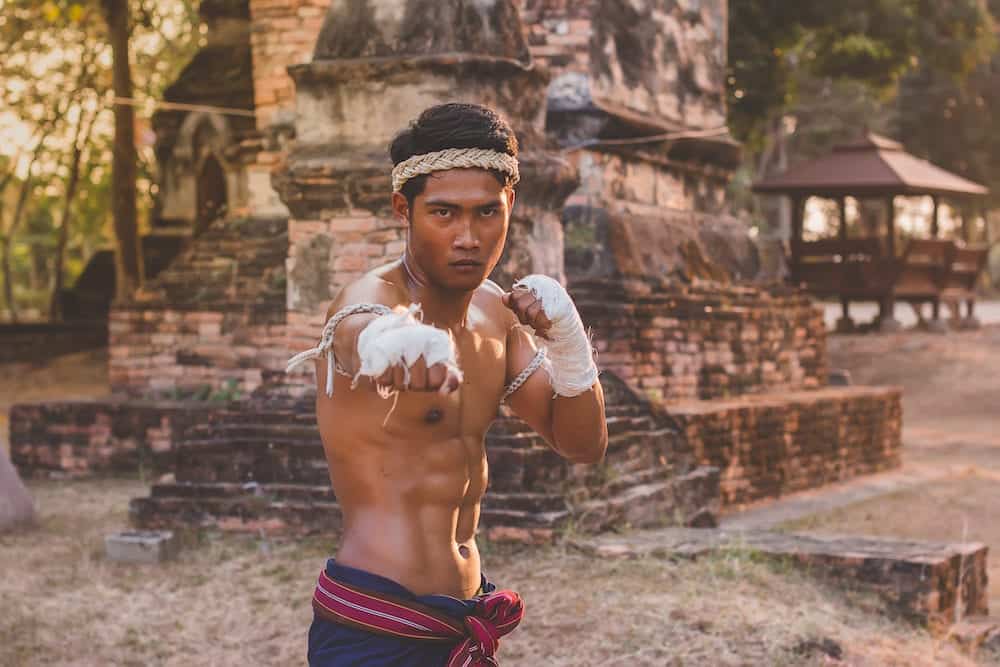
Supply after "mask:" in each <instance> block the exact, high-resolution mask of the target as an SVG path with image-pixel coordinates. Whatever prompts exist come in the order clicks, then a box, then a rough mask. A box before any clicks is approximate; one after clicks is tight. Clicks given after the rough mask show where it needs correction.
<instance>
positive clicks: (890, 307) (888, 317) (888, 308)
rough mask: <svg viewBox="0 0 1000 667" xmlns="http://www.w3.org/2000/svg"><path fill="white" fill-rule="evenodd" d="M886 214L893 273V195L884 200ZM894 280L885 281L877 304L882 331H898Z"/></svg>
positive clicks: (894, 217) (894, 213)
mask: <svg viewBox="0 0 1000 667" xmlns="http://www.w3.org/2000/svg"><path fill="white" fill-rule="evenodd" d="M886 212H887V213H888V222H887V224H886V231H887V233H888V238H887V239H886V245H887V248H886V249H887V251H888V255H889V256H888V258H887V260H888V265H889V267H890V271H892V272H893V273H895V271H896V270H897V267H896V261H897V260H896V197H895V196H894V195H889V196H888V197H887V198H886ZM894 282H895V279H894V278H893V279H890V280H888V281H887V286H886V291H885V294H884V296H883V297H882V302H881V303H880V304H879V314H878V319H879V328H880V329H881V330H882V331H898V330H899V329H900V328H901V325H900V323H899V321H898V320H896V318H895V312H896V296H895V294H894V293H893V283H894Z"/></svg>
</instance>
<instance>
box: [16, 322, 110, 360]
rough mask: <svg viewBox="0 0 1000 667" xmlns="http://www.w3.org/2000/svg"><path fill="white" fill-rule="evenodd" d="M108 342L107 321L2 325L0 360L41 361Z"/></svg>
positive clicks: (102, 345) (104, 344) (100, 345)
mask: <svg viewBox="0 0 1000 667" xmlns="http://www.w3.org/2000/svg"><path fill="white" fill-rule="evenodd" d="M107 344H108V324H107V322H100V321H97V322H86V321H84V322H73V323H72V324H54V323H44V324H4V325H0V363H3V364H9V363H41V362H45V361H48V360H49V359H51V358H52V357H56V356H59V355H63V354H72V353H74V352H82V351H83V350H92V349H94V348H99V347H104V346H106V345H107Z"/></svg>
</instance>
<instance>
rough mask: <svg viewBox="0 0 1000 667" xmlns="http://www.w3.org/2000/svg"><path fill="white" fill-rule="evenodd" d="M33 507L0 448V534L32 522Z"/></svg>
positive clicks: (25, 490) (14, 470) (33, 515)
mask: <svg viewBox="0 0 1000 667" xmlns="http://www.w3.org/2000/svg"><path fill="white" fill-rule="evenodd" d="M34 517H35V505H34V503H33V502H32V500H31V496H30V495H28V490H27V489H26V488H25V487H24V484H23V483H22V482H21V478H20V477H18V474H17V470H16V469H15V468H14V466H13V464H11V462H10V459H8V458H7V454H6V453H5V452H4V451H3V449H2V448H0V533H2V532H4V531H5V530H8V529H10V528H12V527H14V526H16V525H19V524H24V523H28V522H30V521H32V520H33V519H34Z"/></svg>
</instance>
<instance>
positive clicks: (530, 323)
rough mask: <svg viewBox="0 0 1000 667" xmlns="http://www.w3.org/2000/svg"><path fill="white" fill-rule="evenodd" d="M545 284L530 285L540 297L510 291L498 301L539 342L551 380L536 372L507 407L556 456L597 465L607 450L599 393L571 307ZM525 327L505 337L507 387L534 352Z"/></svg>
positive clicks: (553, 284) (513, 328) (554, 285)
mask: <svg viewBox="0 0 1000 667" xmlns="http://www.w3.org/2000/svg"><path fill="white" fill-rule="evenodd" d="M533 278H535V277H529V278H528V279H526V280H525V282H531V281H532V279H533ZM548 281H551V282H550V283H548V284H546V283H545V282H543V283H541V284H539V283H537V282H536V283H535V285H536V286H538V287H540V288H541V290H540V291H541V292H542V294H539V293H538V291H536V290H534V289H528V288H526V287H521V286H515V288H514V290H513V291H512V292H509V293H507V294H505V295H504V297H503V303H504V305H505V306H507V307H508V308H509V309H510V310H511V311H513V313H514V315H515V316H516V318H517V320H518V321H519V322H520V324H523V325H525V327H529V328H530V329H532V330H533V331H534V333H535V335H536V336H538V337H539V338H540V339H541V340H540V342H542V343H543V344H544V345H545V346H546V348H547V349H548V352H549V362H550V363H551V364H552V366H553V368H552V371H553V377H552V378H550V376H549V374H548V373H546V371H545V370H542V369H539V370H537V371H535V372H534V373H533V374H532V375H531V377H529V378H528V380H527V381H526V382H525V383H524V384H523V385H522V386H521V387H520V388H519V389H518V390H517V391H515V392H514V393H513V394H512V395H511V396H510V398H509V399H508V401H507V402H508V405H509V406H510V407H511V409H512V410H513V411H514V412H515V413H516V414H517V415H518V416H519V417H520V418H521V419H523V420H524V421H525V422H527V423H528V425H529V426H531V427H532V428H533V429H535V431H537V432H538V433H539V435H541V436H542V437H543V438H545V440H546V441H547V442H548V443H549V444H550V445H551V446H552V448H553V449H555V450H556V451H557V452H558V453H559V454H560V455H562V456H564V457H566V458H567V459H569V460H570V461H573V462H574V463H597V462H599V461H600V460H601V459H602V458H603V457H604V452H605V450H606V449H607V445H608V427H607V422H606V421H605V417H604V392H603V390H602V389H601V383H600V382H599V381H598V380H597V377H596V367H594V366H593V358H592V352H591V348H590V341H589V338H587V335H586V333H585V332H584V331H583V326H582V324H581V323H580V320H579V315H578V314H577V313H576V307H575V306H573V303H572V301H571V300H570V299H569V296H568V295H567V294H565V290H563V289H562V287H561V286H560V285H559V284H558V283H556V282H555V281H552V280H551V279H546V282H548ZM519 284H520V283H519ZM560 291H561V293H560ZM546 300H547V301H549V302H550V303H549V308H548V309H546V308H545V304H544V302H545V301H546ZM570 309H571V310H570ZM525 327H522V326H518V325H517V324H516V323H514V324H512V326H511V328H510V330H509V331H508V333H507V378H508V382H509V381H511V380H512V379H513V378H515V377H517V375H518V374H519V373H520V372H521V371H523V370H524V369H525V368H526V367H527V366H528V364H530V363H531V361H532V359H534V357H535V354H536V352H537V350H538V347H537V345H536V341H535V339H534V337H533V336H532V335H531V334H530V333H529V332H528V330H527V329H526V328H525ZM559 392H561V393H559Z"/></svg>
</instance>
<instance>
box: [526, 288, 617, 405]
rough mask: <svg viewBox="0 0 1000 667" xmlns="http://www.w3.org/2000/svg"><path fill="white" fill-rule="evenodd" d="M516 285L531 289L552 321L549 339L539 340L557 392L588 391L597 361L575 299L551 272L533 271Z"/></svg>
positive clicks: (593, 377) (568, 393)
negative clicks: (533, 272)
mask: <svg viewBox="0 0 1000 667" xmlns="http://www.w3.org/2000/svg"><path fill="white" fill-rule="evenodd" d="M514 287H524V288H526V289H528V290H531V292H532V293H533V294H534V295H535V297H536V298H537V299H538V300H539V301H541V302H542V310H544V311H545V316H546V317H548V318H549V321H551V322H552V326H551V327H550V328H549V330H548V331H547V332H545V335H546V336H547V337H548V340H545V339H541V338H538V339H537V342H538V344H539V346H540V347H545V348H546V352H547V354H548V357H549V361H550V367H547V370H549V376H550V377H551V378H552V388H553V389H554V390H555V392H556V394H558V395H559V396H567V397H570V396H578V395H580V394H582V393H584V392H586V391H589V390H590V389H591V388H592V387H593V386H594V383H595V382H597V376H598V370H597V364H596V363H594V353H593V348H592V347H591V344H590V336H588V335H587V331H586V330H585V329H584V327H583V321H582V320H581V319H580V313H579V312H577V310H576V306H575V305H574V304H573V299H571V298H570V296H569V294H568V293H567V292H566V290H565V288H563V286H562V285H560V284H559V282H558V281H556V280H554V279H552V278H550V277H548V276H543V275H537V274H536V275H530V276H527V277H525V278H522V279H521V280H519V281H517V282H516V283H514Z"/></svg>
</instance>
